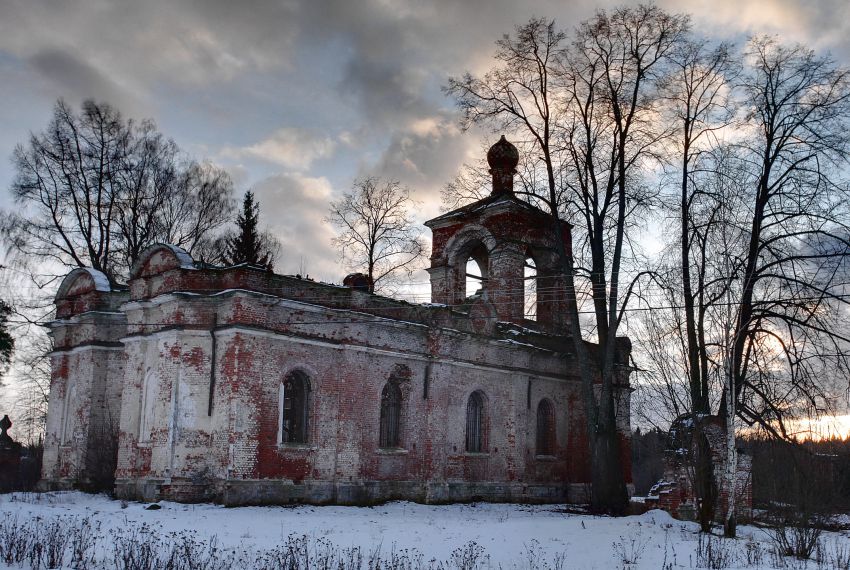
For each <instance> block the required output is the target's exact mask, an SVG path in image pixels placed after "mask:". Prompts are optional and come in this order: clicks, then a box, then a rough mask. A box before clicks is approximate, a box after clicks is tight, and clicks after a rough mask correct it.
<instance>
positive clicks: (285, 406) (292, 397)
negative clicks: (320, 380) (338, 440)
mask: <svg viewBox="0 0 850 570" xmlns="http://www.w3.org/2000/svg"><path fill="white" fill-rule="evenodd" d="M309 393H310V380H309V379H308V378H307V375H306V374H304V373H303V372H300V371H296V372H293V373H291V374H290V375H289V376H287V377H286V379H285V380H284V381H283V386H282V387H281V392H280V394H279V401H280V425H279V428H278V433H279V437H280V442H281V443H307V410H308V407H307V399H308V397H309Z"/></svg>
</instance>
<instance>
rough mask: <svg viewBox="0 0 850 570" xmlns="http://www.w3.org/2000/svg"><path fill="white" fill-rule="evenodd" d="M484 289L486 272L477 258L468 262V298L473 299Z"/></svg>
mask: <svg viewBox="0 0 850 570" xmlns="http://www.w3.org/2000/svg"><path fill="white" fill-rule="evenodd" d="M483 288H484V271H482V270H481V265H480V264H479V263H478V261H476V260H475V258H472V257H470V258H469V259H467V260H466V297H472V296H473V295H475V294H476V293H478V292H479V291H481V290H482V289H483Z"/></svg>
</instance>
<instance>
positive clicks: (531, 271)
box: [522, 253, 538, 321]
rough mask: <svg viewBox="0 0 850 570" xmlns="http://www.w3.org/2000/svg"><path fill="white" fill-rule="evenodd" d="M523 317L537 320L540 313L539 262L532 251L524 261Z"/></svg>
mask: <svg viewBox="0 0 850 570" xmlns="http://www.w3.org/2000/svg"><path fill="white" fill-rule="evenodd" d="M522 283H523V287H522V288H523V303H522V312H523V317H524V318H525V319H528V320H530V321H536V320H537V314H538V299H537V288H538V283H537V263H536V262H535V261H534V258H533V257H531V254H530V253H526V256H525V260H524V262H523V277H522Z"/></svg>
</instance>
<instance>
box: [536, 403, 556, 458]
mask: <svg viewBox="0 0 850 570" xmlns="http://www.w3.org/2000/svg"><path fill="white" fill-rule="evenodd" d="M554 454H555V406H554V405H553V404H552V402H551V401H550V400H546V399H543V400H540V403H539V404H538V405H537V455H554Z"/></svg>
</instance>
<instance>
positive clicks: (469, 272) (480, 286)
mask: <svg viewBox="0 0 850 570" xmlns="http://www.w3.org/2000/svg"><path fill="white" fill-rule="evenodd" d="M468 249H469V251H468V253H467V254H466V263H465V265H464V268H463V283H462V285H463V298H464V299H468V298H469V297H472V296H475V295H483V294H484V290H485V288H486V284H487V278H488V277H489V255H488V252H487V248H486V247H485V246H484V244H483V243H481V242H476V243H473V244H470V246H469V248H468Z"/></svg>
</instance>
